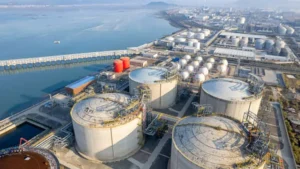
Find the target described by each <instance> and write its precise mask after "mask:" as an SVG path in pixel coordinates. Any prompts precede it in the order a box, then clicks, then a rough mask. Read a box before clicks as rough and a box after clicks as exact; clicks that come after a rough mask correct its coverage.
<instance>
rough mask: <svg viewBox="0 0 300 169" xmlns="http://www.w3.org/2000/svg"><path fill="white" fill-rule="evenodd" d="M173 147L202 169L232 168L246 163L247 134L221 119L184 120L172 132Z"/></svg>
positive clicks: (237, 124) (215, 117)
mask: <svg viewBox="0 0 300 169" xmlns="http://www.w3.org/2000/svg"><path fill="white" fill-rule="evenodd" d="M173 144H174V146H175V148H176V149H177V150H178V151H179V152H180V153H181V154H182V155H183V156H184V157H185V158H187V159H188V160H189V161H191V162H192V163H194V164H196V165H198V166H200V167H203V168H233V166H234V165H236V164H241V163H244V162H247V161H248V160H249V159H250V158H252V157H251V156H250V154H248V152H247V151H246V146H247V145H248V141H247V134H246V132H245V131H243V129H242V128H241V125H240V124H239V123H237V122H235V121H233V120H231V119H228V118H225V117H221V116H205V117H187V118H184V119H182V120H181V121H179V122H178V123H177V124H176V125H175V127H174V129H173Z"/></svg>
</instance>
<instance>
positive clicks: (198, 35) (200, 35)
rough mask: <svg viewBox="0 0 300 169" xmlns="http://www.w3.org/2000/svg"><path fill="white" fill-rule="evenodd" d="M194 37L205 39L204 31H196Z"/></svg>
mask: <svg viewBox="0 0 300 169" xmlns="http://www.w3.org/2000/svg"><path fill="white" fill-rule="evenodd" d="M195 38H196V39H200V40H203V39H205V35H204V33H197V34H196V35H195Z"/></svg>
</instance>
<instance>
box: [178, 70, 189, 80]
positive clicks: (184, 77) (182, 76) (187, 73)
mask: <svg viewBox="0 0 300 169" xmlns="http://www.w3.org/2000/svg"><path fill="white" fill-rule="evenodd" d="M189 76H190V74H189V72H187V71H182V72H181V73H180V77H181V79H183V80H186V79H188V78H189Z"/></svg>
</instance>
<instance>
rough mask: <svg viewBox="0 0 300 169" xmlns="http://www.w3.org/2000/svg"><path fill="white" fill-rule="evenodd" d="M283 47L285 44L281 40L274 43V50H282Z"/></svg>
mask: <svg viewBox="0 0 300 169" xmlns="http://www.w3.org/2000/svg"><path fill="white" fill-rule="evenodd" d="M284 47H285V42H284V41H282V40H277V41H276V48H284Z"/></svg>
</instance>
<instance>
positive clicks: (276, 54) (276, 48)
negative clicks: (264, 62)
mask: <svg viewBox="0 0 300 169" xmlns="http://www.w3.org/2000/svg"><path fill="white" fill-rule="evenodd" d="M280 52H281V48H278V47H275V48H273V49H272V55H275V56H278V55H279V53H280Z"/></svg>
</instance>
